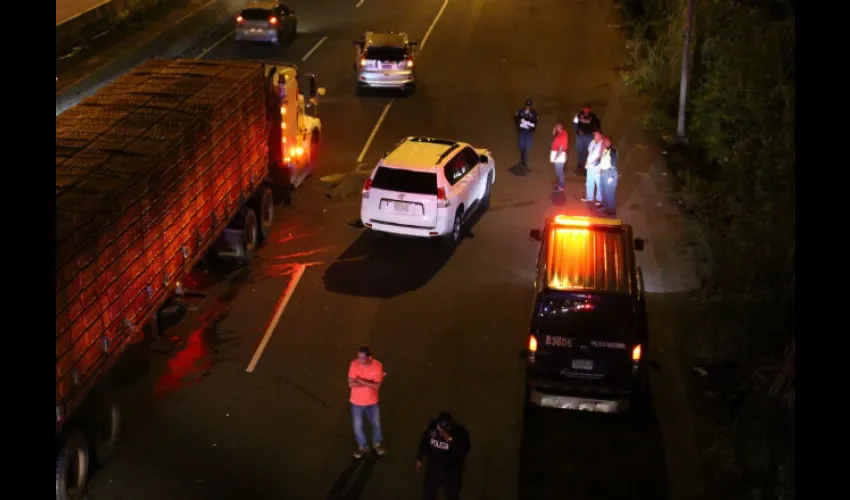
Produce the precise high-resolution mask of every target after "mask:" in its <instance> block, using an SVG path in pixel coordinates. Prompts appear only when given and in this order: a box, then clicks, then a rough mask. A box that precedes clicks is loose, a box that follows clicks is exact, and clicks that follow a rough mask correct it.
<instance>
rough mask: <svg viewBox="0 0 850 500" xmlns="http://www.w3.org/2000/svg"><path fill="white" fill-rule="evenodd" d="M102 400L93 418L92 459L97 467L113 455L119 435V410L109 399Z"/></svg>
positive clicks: (115, 403) (116, 404) (108, 397)
mask: <svg viewBox="0 0 850 500" xmlns="http://www.w3.org/2000/svg"><path fill="white" fill-rule="evenodd" d="M110 396H111V395H108V396H104V399H103V400H102V402H100V404H99V405H98V408H97V413H96V414H95V418H94V429H93V431H94V432H93V433H92V443H93V445H94V459H95V460H96V461H97V463H98V465H100V464H103V463H104V462H106V461H107V460H109V458H110V457H112V455H113V454H114V453H115V449H116V448H117V446H118V436H119V435H120V434H121V408H120V407H119V406H118V403H117V402H115V400H114V399H112V398H111V397H110Z"/></svg>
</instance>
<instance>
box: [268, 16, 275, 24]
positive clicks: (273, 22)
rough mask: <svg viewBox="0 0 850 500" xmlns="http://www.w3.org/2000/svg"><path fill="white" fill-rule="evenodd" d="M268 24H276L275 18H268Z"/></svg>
mask: <svg viewBox="0 0 850 500" xmlns="http://www.w3.org/2000/svg"><path fill="white" fill-rule="evenodd" d="M269 24H277V18H276V17H270V18H269Z"/></svg>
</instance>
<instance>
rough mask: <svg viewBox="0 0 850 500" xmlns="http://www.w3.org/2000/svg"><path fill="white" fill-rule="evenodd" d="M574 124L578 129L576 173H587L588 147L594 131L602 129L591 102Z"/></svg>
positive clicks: (579, 113) (575, 119)
mask: <svg viewBox="0 0 850 500" xmlns="http://www.w3.org/2000/svg"><path fill="white" fill-rule="evenodd" d="M573 125H574V126H575V130H576V149H577V150H578V165H577V166H576V173H577V174H579V175H587V165H586V163H587V149H588V147H589V146H590V141H592V140H593V133H594V132H596V131H598V130H601V129H602V122H601V121H599V117H598V116H596V113H594V112H593V111H592V110H591V109H590V104H586V105H585V106H584V108H582V110H581V111H579V112H578V114H576V116H575V118H573Z"/></svg>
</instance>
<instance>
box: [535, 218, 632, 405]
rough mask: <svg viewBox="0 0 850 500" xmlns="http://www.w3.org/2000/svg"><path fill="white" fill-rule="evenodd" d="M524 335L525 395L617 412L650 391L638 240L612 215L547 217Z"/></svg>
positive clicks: (543, 402)
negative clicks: (646, 361) (526, 337)
mask: <svg viewBox="0 0 850 500" xmlns="http://www.w3.org/2000/svg"><path fill="white" fill-rule="evenodd" d="M530 235H531V238H532V239H534V240H536V241H540V252H539V254H538V259H537V278H536V280H535V283H534V299H533V312H532V318H531V328H530V334H529V337H528V353H527V363H526V376H527V384H526V394H527V399H526V402H528V401H530V402H532V403H534V404H536V405H538V406H543V407H551V408H562V409H571V410H586V411H594V412H601V413H618V412H622V411H624V410H626V409H628V408H629V407H630V406H632V405H633V404H635V403H638V402H641V401H642V400H643V398H644V396H645V395H646V391H647V390H648V384H647V378H646V368H645V362H644V357H645V356H644V354H645V352H646V348H647V341H648V335H647V323H646V309H645V304H644V289H643V275H642V273H641V270H640V268H639V267H638V266H637V265H636V264H635V251H640V250H642V249H643V244H644V243H643V240H640V239H634V238H633V236H632V228H631V226H629V225H627V224H623V223H622V222H621V221H619V220H616V219H597V218H588V217H567V216H564V215H557V216H554V217H551V218H549V219H547V221H546V224H545V226H544V229H543V230H542V231H541V230H539V229H534V230H532V231H531V233H530Z"/></svg>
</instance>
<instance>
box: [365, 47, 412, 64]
mask: <svg viewBox="0 0 850 500" xmlns="http://www.w3.org/2000/svg"><path fill="white" fill-rule="evenodd" d="M366 59H372V60H375V61H401V60H404V59H407V50H405V49H402V48H399V47H369V48H368V49H366Z"/></svg>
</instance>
